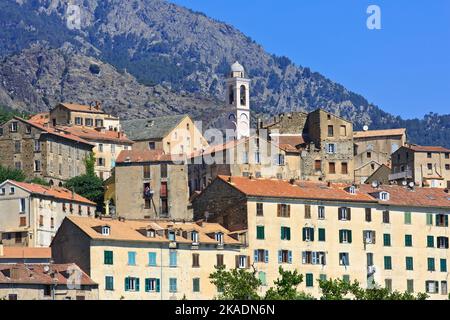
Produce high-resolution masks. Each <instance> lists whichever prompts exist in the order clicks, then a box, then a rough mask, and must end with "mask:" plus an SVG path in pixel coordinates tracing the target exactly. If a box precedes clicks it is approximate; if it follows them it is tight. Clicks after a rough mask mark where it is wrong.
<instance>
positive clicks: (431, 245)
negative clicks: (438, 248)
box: [427, 236, 434, 248]
mask: <svg viewBox="0 0 450 320" xmlns="http://www.w3.org/2000/svg"><path fill="white" fill-rule="evenodd" d="M427 247H428V248H434V237H433V236H427Z"/></svg>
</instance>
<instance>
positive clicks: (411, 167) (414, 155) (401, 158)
mask: <svg viewBox="0 0 450 320" xmlns="http://www.w3.org/2000/svg"><path fill="white" fill-rule="evenodd" d="M389 180H391V181H393V182H395V183H397V184H403V183H405V182H406V183H410V182H414V183H415V184H416V185H417V186H423V187H432V188H447V189H449V188H450V149H446V148H443V147H434V146H418V145H414V144H409V145H406V146H403V147H401V148H400V149H398V150H397V151H396V152H395V153H394V154H393V155H392V174H391V175H390V176H389Z"/></svg>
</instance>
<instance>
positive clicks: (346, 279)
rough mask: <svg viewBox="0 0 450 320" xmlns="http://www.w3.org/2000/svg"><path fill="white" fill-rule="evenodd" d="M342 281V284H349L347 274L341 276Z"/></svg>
mask: <svg viewBox="0 0 450 320" xmlns="http://www.w3.org/2000/svg"><path fill="white" fill-rule="evenodd" d="M342 280H343V281H344V282H347V283H350V276H349V275H348V274H344V275H343V276H342Z"/></svg>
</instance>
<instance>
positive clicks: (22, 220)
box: [19, 217, 27, 227]
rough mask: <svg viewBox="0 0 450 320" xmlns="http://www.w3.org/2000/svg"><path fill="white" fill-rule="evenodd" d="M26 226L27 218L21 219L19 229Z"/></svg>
mask: <svg viewBox="0 0 450 320" xmlns="http://www.w3.org/2000/svg"><path fill="white" fill-rule="evenodd" d="M26 225H27V217H20V219H19V227H26Z"/></svg>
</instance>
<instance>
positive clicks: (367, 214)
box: [366, 208, 372, 222]
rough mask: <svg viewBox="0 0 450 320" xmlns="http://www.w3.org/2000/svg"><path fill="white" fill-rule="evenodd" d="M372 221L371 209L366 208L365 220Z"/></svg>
mask: <svg viewBox="0 0 450 320" xmlns="http://www.w3.org/2000/svg"><path fill="white" fill-rule="evenodd" d="M371 221H372V209H371V208H366V222H371Z"/></svg>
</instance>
